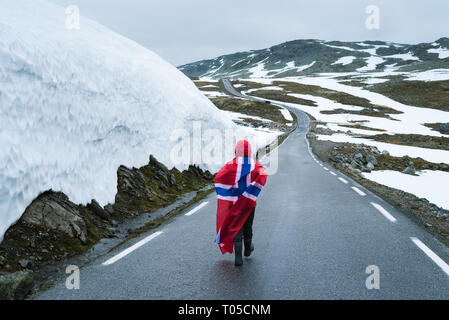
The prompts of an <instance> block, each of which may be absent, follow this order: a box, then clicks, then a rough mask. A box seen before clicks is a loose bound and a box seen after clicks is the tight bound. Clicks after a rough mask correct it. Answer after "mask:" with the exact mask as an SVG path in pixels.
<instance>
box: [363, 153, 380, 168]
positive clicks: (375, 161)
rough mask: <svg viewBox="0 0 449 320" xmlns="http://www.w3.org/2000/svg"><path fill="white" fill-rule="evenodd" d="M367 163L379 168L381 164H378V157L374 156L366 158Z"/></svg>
mask: <svg viewBox="0 0 449 320" xmlns="http://www.w3.org/2000/svg"><path fill="white" fill-rule="evenodd" d="M366 161H367V162H368V163H371V164H372V165H373V166H378V165H379V163H378V162H377V159H376V157H375V156H373V155H372V154H369V155H367V156H366ZM373 169H374V168H373ZM373 169H371V170H373Z"/></svg>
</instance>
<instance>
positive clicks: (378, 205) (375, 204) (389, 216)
mask: <svg viewBox="0 0 449 320" xmlns="http://www.w3.org/2000/svg"><path fill="white" fill-rule="evenodd" d="M371 205H372V206H373V207H374V208H376V209H377V211H379V212H380V213H382V214H383V215H384V217H385V218H387V219H388V220H390V222H396V218H395V217H393V216H392V215H391V214H390V213H389V212H388V211H387V210H385V209H384V208H383V207H382V206H381V205H380V204H377V203H375V202H371Z"/></svg>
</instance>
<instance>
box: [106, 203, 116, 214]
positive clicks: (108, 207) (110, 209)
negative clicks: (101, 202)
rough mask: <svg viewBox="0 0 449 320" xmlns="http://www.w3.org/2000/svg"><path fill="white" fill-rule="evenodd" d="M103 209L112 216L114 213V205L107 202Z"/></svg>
mask: <svg viewBox="0 0 449 320" xmlns="http://www.w3.org/2000/svg"><path fill="white" fill-rule="evenodd" d="M104 210H105V211H106V212H107V213H108V214H109V215H110V216H112V215H113V214H114V207H113V206H112V204H107V205H105V207H104Z"/></svg>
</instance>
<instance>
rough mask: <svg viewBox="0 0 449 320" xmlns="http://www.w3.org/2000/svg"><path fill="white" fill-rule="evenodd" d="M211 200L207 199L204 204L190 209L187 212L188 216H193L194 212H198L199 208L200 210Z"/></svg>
mask: <svg viewBox="0 0 449 320" xmlns="http://www.w3.org/2000/svg"><path fill="white" fill-rule="evenodd" d="M208 203H209V201H205V202H203V203H202V204H200V205H198V206H197V207H196V208H195V209H192V210H190V211H189V212H187V213H186V214H185V215H186V216H191V215H192V214H194V213H195V212H197V211H198V210H200V209H201V208H202V207H204V206H205V205H206V204H208Z"/></svg>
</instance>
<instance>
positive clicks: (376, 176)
mask: <svg viewBox="0 0 449 320" xmlns="http://www.w3.org/2000/svg"><path fill="white" fill-rule="evenodd" d="M417 174H418V176H412V175H408V174H403V173H401V172H398V171H391V170H384V171H372V172H370V173H363V176H364V177H365V178H367V179H369V180H372V181H374V182H377V183H379V184H382V185H385V186H388V187H390V188H394V189H399V190H403V191H405V192H408V193H411V194H414V195H415V196H417V197H418V198H424V199H427V200H428V201H429V202H431V203H433V204H436V205H437V206H439V207H441V208H443V209H446V210H449V197H448V196H447V182H448V181H449V172H445V171H431V170H424V171H420V172H417Z"/></svg>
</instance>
